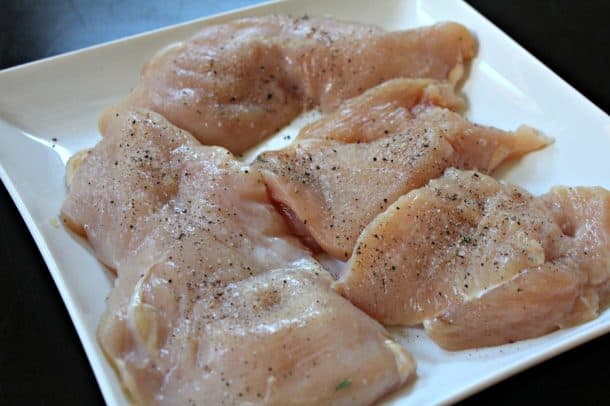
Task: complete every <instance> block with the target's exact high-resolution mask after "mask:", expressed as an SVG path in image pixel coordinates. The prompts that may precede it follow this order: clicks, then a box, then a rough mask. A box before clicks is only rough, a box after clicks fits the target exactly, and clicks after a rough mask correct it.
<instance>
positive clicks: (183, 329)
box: [62, 111, 415, 405]
mask: <svg viewBox="0 0 610 406" xmlns="http://www.w3.org/2000/svg"><path fill="white" fill-rule="evenodd" d="M107 124H108V125H107V127H106V133H105V134H104V137H103V139H102V141H100V143H99V144H98V145H97V146H96V147H95V148H93V150H91V152H90V153H89V154H88V156H87V157H86V158H84V160H83V161H82V164H81V166H80V168H79V169H78V171H77V172H76V174H75V175H74V178H73V180H72V184H71V188H70V193H69V195H68V197H67V199H66V201H65V203H64V205H63V208H62V215H63V217H64V219H65V221H66V223H67V224H68V225H69V226H70V227H71V228H72V229H74V230H75V231H77V232H79V233H81V234H82V235H84V236H85V237H87V239H88V240H89V241H90V242H91V244H92V246H93V248H94V250H95V252H96V254H97V255H98V256H99V257H100V259H102V261H103V262H104V263H106V264H107V265H108V266H110V267H112V268H113V269H114V270H115V271H116V272H117V275H118V277H117V279H116V283H115V287H114V289H113V290H112V292H111V294H110V296H109V299H108V308H107V311H106V313H105V315H104V316H103V319H102V321H101V323H100V326H99V330H98V340H99V342H100V344H101V346H102V348H103V350H104V352H105V354H106V356H107V357H108V360H109V361H110V362H111V363H112V365H113V366H114V367H115V369H116V371H117V373H118V375H119V378H120V380H121V383H122V384H123V386H124V388H125V390H126V392H127V394H128V395H129V397H130V398H131V399H132V400H133V401H134V402H135V403H138V404H277V405H283V404H320V403H324V404H327V403H328V404H369V403H371V402H373V401H374V400H376V399H378V398H379V397H381V396H383V395H384V394H385V393H388V392H389V391H391V390H393V389H395V388H397V387H399V386H401V385H402V384H403V383H404V382H405V381H406V380H407V379H408V378H409V377H411V376H413V372H414V369H415V363H414V361H413V360H412V358H411V356H410V355H409V354H408V353H407V351H406V350H404V349H403V348H402V347H400V346H399V345H397V344H396V343H395V342H393V341H392V340H391V339H390V338H389V336H388V334H387V333H386V332H385V330H384V329H383V327H381V325H379V324H378V323H377V322H375V321H374V320H372V319H371V318H369V317H368V316H366V315H365V314H364V313H363V312H361V311H360V310H359V309H357V308H356V307H354V306H353V305H352V304H350V303H349V302H348V301H347V300H345V299H344V298H342V297H341V296H340V295H338V294H337V293H336V292H334V291H333V290H332V289H331V287H330V284H331V282H332V278H331V277H330V276H329V275H328V274H327V273H326V271H324V270H323V269H322V268H321V267H320V266H319V265H318V264H317V262H316V261H314V260H313V259H312V257H311V256H310V254H309V252H308V251H307V250H306V249H304V248H303V247H302V246H301V245H300V243H299V242H298V241H297V240H296V239H295V238H293V237H291V236H290V235H289V230H288V228H287V226H286V224H285V222H284V220H283V218H282V217H281V216H280V215H279V214H278V213H277V212H276V211H275V209H274V207H273V205H272V204H271V202H270V201H269V199H268V196H267V192H266V189H265V186H264V184H263V182H262V177H261V175H260V173H259V172H257V171H256V170H255V169H253V168H250V167H248V166H246V165H244V164H242V163H240V162H239V161H237V160H235V159H234V157H233V156H232V155H231V153H229V152H228V151H227V150H225V149H223V148H219V147H205V146H201V145H199V143H198V142H197V141H196V140H195V139H194V138H192V137H191V136H190V135H189V134H188V133H187V132H185V131H182V130H180V129H178V128H176V127H174V126H172V125H171V124H169V123H168V122H167V121H166V120H165V119H164V118H163V117H161V116H159V115H157V114H155V113H151V112H146V111H134V112H125V113H120V114H118V115H117V116H115V117H114V119H113V120H112V121H111V122H109V123H107Z"/></svg>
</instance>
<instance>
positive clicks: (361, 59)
mask: <svg viewBox="0 0 610 406" xmlns="http://www.w3.org/2000/svg"><path fill="white" fill-rule="evenodd" d="M475 48H476V44H475V40H474V38H473V36H472V35H471V34H470V32H469V31H468V30H467V29H466V28H465V27H463V26H462V25H459V24H456V23H443V24H437V25H434V26H431V27H425V28H420V29H415V30H407V31H397V32H386V31H384V30H382V29H381V28H379V27H376V26H372V25H368V24H362V23H351V22H343V21H338V20H335V19H332V18H313V17H311V18H293V17H288V16H282V15H274V16H266V17H253V18H244V19H240V20H235V21H230V22H227V23H223V24H219V25H213V26H209V27H205V28H204V29H202V30H201V31H200V32H199V33H197V34H196V35H195V36H193V37H192V38H191V39H189V40H186V41H184V42H180V43H178V44H174V45H173V46H171V47H167V48H165V49H164V50H162V51H161V52H159V53H158V54H157V55H156V56H154V57H153V58H152V59H151V60H150V62H148V63H147V64H146V66H145V67H144V68H143V70H142V73H141V77H140V81H139V83H138V84H137V86H136V87H135V88H134V89H133V91H132V92H131V93H130V94H129V95H128V96H127V97H126V98H125V99H124V100H123V101H122V102H121V103H120V104H119V105H118V106H116V107H112V108H110V109H108V110H106V112H105V113H104V114H103V115H102V117H101V120H100V127H101V130H102V131H101V132H102V133H105V132H106V131H104V127H105V126H106V123H107V122H108V121H109V120H110V119H112V116H113V115H114V114H115V113H116V112H117V111H122V110H124V109H129V108H133V107H142V108H147V109H151V110H153V111H156V112H158V113H160V114H162V115H163V116H165V117H166V118H167V119H168V120H169V121H170V122H172V123H173V124H175V125H177V126H178V127H180V128H183V129H185V130H187V131H190V132H191V133H192V134H193V135H194V136H195V137H196V138H197V139H198V140H199V141H200V142H202V143H203V144H207V145H220V146H224V147H226V148H228V149H229V150H231V151H232V152H233V153H241V152H243V151H245V150H247V149H248V148H250V147H252V146H253V145H255V144H257V143H258V142H260V141H261V140H262V139H264V138H265V137H267V136H269V135H270V134H273V133H275V132H277V131H278V129H280V128H281V127H283V126H285V125H286V124H288V123H289V122H290V121H291V120H292V119H293V118H295V117H296V116H297V115H298V114H299V113H301V112H302V111H304V110H306V109H310V108H312V107H314V106H316V105H320V106H321V108H322V110H323V111H331V110H333V109H335V108H336V107H337V106H338V105H339V104H340V103H341V102H342V101H344V100H346V99H348V98H350V97H353V96H356V95H358V94H360V93H362V92H363V91H364V90H366V89H368V88H370V87H373V86H375V85H377V84H380V83H382V82H384V81H386V80H388V79H392V78H397V77H429V78H435V79H450V80H452V81H454V82H455V81H457V80H459V79H460V78H461V77H462V75H463V71H464V69H463V64H464V62H466V61H468V60H469V59H471V58H472V57H473V56H474V53H475Z"/></svg>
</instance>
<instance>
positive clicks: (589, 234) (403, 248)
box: [335, 169, 610, 350]
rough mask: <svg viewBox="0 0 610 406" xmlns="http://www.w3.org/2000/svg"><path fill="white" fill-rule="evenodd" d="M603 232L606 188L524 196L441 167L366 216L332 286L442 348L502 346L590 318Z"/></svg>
mask: <svg viewBox="0 0 610 406" xmlns="http://www.w3.org/2000/svg"><path fill="white" fill-rule="evenodd" d="M609 236H610V192H608V191H606V190H603V189H601V188H556V189H553V190H552V191H551V192H550V193H548V194H547V195H544V196H542V197H541V198H536V197H533V196H531V195H530V194H529V193H527V192H526V191H524V190H523V189H521V188H519V187H516V186H511V185H505V184H503V183H500V182H498V181H496V180H494V179H493V178H491V177H489V176H485V175H483V174H481V173H479V172H474V171H459V170H456V169H449V170H447V171H446V173H445V174H444V176H443V177H442V178H440V179H437V180H432V181H430V183H429V184H428V185H427V186H425V187H423V188H420V189H416V190H413V191H412V192H410V193H408V194H406V195H405V196H403V197H401V198H400V199H398V200H397V201H396V202H395V203H394V204H392V205H391V206H390V207H388V209H387V210H386V211H385V212H384V213H382V214H380V215H379V216H378V217H377V218H375V220H374V221H373V222H372V223H371V224H370V225H369V226H368V227H367V228H366V229H365V230H364V232H363V233H362V235H361V236H360V238H359V239H358V242H357V244H356V249H355V251H354V256H353V257H352V258H351V259H350V261H349V264H348V271H347V273H346V274H345V275H344V276H343V278H342V279H341V280H339V281H338V282H337V283H336V285H335V288H336V289H337V290H338V291H339V292H341V293H342V294H343V295H344V296H346V297H347V298H348V299H349V300H350V301H352V303H354V304H356V305H357V306H359V307H360V308H361V309H363V310H364V311H365V312H367V313H368V314H370V315H371V316H373V317H374V318H376V319H377V320H379V321H381V322H383V323H386V324H395V325H413V324H418V323H421V322H423V323H424V327H425V329H426V331H427V332H428V334H429V335H430V337H431V338H432V339H433V340H435V341H436V342H437V343H439V344H440V345H441V346H443V347H444V348H447V349H451V350H456V349H463V348H471V347H481V346H489V345H497V344H503V343H507V342H512V341H515V340H520V339H525V338H531V337H536V336H539V335H542V334H545V333H548V332H550V331H553V330H556V329H557V328H560V327H564V326H568V325H573V324H576V323H581V322H583V321H586V320H590V319H591V318H593V317H595V316H596V315H597V313H598V311H599V309H600V304H601V303H606V302H607V300H608V298H609V293H610V292H608V288H607V287H608V283H609V281H610V265H609V264H610V238H609Z"/></svg>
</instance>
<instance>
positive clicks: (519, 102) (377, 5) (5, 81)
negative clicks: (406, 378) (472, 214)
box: [0, 0, 610, 405]
mask: <svg viewBox="0 0 610 406" xmlns="http://www.w3.org/2000/svg"><path fill="white" fill-rule="evenodd" d="M270 13H290V14H294V15H303V14H309V15H330V16H334V17H337V18H342V19H349V20H356V21H364V22H368V23H374V24H378V25H380V26H382V27H384V28H386V29H390V30H394V29H404V28H409V27H416V26H421V25H426V24H431V23H434V22H437V21H443V20H454V21H458V22H460V23H462V24H464V25H466V26H467V27H469V28H470V29H471V30H472V31H473V32H474V33H475V34H476V36H477V37H478V40H479V53H478V56H477V58H476V59H475V60H474V62H473V64H472V67H471V71H470V75H469V78H468V79H467V81H466V83H465V84H464V87H463V92H464V93H465V94H466V96H467V97H468V100H469V102H470V109H469V111H468V112H467V116H468V118H469V119H471V120H473V121H476V122H478V123H481V124H490V125H495V126H497V127H500V128H504V129H514V128H516V127H517V126H518V125H519V124H521V123H527V124H529V125H532V126H534V127H537V128H539V129H540V130H542V131H543V132H544V133H546V134H548V135H551V136H553V137H554V138H555V140H556V142H555V144H554V145H552V146H550V147H548V148H546V149H545V150H543V151H540V152H537V153H534V154H531V155H529V156H527V157H526V158H525V159H523V160H522V161H520V162H519V163H518V164H516V165H513V166H511V167H509V168H506V170H505V171H504V172H503V175H502V177H503V178H504V179H506V180H508V181H511V182H515V183H517V184H519V185H521V186H524V187H525V188H527V189H529V190H530V191H532V192H534V193H542V192H544V191H546V190H548V189H549V188H550V187H551V186H552V185H555V184H564V185H601V186H604V187H606V188H610V178H609V177H608V173H610V160H609V159H608V151H610V119H609V117H608V115H607V114H605V113H604V112H602V111H601V110H600V109H598V108H597V107H596V106H594V105H593V104H592V103H591V102H589V101H588V100H586V99H585V98H584V97H583V96H582V95H580V94H579V93H577V92H576V91H575V90H574V89H572V88H571V87H570V86H569V85H567V84H566V83H565V82H564V81H562V80H561V79H560V78H559V77H557V76H556V75H555V74H554V73H552V72H551V71H550V70H549V69H547V68H546V67H545V66H543V65H542V64H541V63H540V62H539V61H537V60H536V59H535V58H533V57H532V56H531V55H530V54H528V53H527V52H526V51H525V50H523V49H522V48H521V47H519V46H518V45H517V44H516V43H515V42H514V41H512V40H511V39H510V38H509V37H507V36H506V35H505V34H504V33H502V32H501V31H500V30H498V29H497V28H496V27H495V26H493V25H492V24H491V23H490V22H489V21H487V20H486V19H485V18H483V17H482V16H481V15H479V14H478V13H477V12H476V11H474V10H473V9H472V8H470V7H469V6H468V5H467V4H465V3H463V2H461V1H448V0H437V1H435V0H429V1H418V0H391V1H390V0H388V1H383V2H370V1H366V0H355V1H341V0H333V1H331V0H312V1H298V0H288V1H284V2H275V3H268V4H264V5H260V6H256V7H252V8H248V9H243V10H239V11H236V12H232V13H227V14H222V15H219V16H216V17H211V18H205V19H202V20H198V21H194V22H190V23H186V24H181V25H177V26H174V27H170V28H167V29H163V30H158V31H154V32H151V33H147V34H143V35H138V36H135V37H131V38H128V39H124V40H120V41H115V42H112V43H109V44H105V45H101V46H97V47H93V48H88V49H85V50H82V51H78V52H73V53H69V54H65V55H62V56H59V57H55V58H51V59H46V60H42V61H39V62H34V63H31V64H28V65H24V66H19V67H16V68H13V69H8V70H4V71H2V72H0V176H1V177H2V180H3V182H4V184H5V185H6V187H7V189H8V190H9V192H10V194H11V196H12V197H13V199H14V201H15V203H16V205H17V207H18V208H19V211H20V212H21V215H22V216H23V218H24V219H25V221H26V223H27V226H28V227H29V229H30V232H31V233H32V235H33V236H34V239H35V240H36V243H37V244H38V247H39V248H40V251H41V252H42V255H43V257H44V259H45V261H46V263H47V266H48V267H49V270H50V272H51V274H52V276H53V278H54V280H55V283H56V284H57V287H58V289H59V291H60V293H61V295H62V297H63V300H64V301H65V303H66V306H67V308H68V311H69V313H70V316H71V317H72V320H73V322H74V324H75V326H76V330H77V331H78V334H79V336H80V339H81V341H82V343H83V346H84V348H85V351H86V353H87V356H88V357H89V361H90V362H91V366H92V368H93V370H94V373H95V376H96V378H97V381H98V383H99V385H100V387H101V390H102V393H103V395H104V397H105V399H106V401H107V402H108V403H109V404H113V405H115V404H126V403H127V400H126V399H125V397H124V395H123V392H122V391H121V389H120V385H119V383H118V381H117V379H116V376H115V374H114V372H113V371H112V369H111V368H110V366H109V365H108V363H107V362H106V360H105V359H104V356H103V354H102V352H101V350H100V348H99V346H98V345H97V342H96V340H95V329H96V326H97V323H98V320H99V317H100V315H101V313H102V311H103V310H104V307H105V303H104V299H105V297H106V295H107V294H108V292H109V291H110V289H111V287H112V278H111V276H110V274H109V273H108V272H106V271H105V270H104V268H103V267H102V266H101V265H100V263H99V262H98V261H97V260H96V259H95V257H94V256H93V254H92V252H91V251H90V249H89V248H88V247H87V245H86V244H83V243H82V242H81V241H79V240H77V239H76V238H74V236H73V235H71V234H69V233H68V232H67V231H66V230H65V229H64V228H63V227H61V226H59V223H58V221H57V216H58V213H59V209H60V206H61V203H62V201H63V198H64V196H65V194H66V187H65V184H64V175H65V163H66V161H67V159H68V158H69V157H70V156H71V155H72V154H73V153H74V152H76V151H78V150H80V149H83V148H86V147H91V146H93V145H94V144H95V142H96V141H97V139H98V138H99V136H98V134H97V125H96V123H97V116H98V114H99V112H100V111H101V109H102V108H103V107H105V106H108V105H110V104H113V103H115V102H117V101H118V100H119V99H120V98H121V97H122V96H124V95H125V94H126V93H127V92H128V91H129V89H130V88H131V87H132V86H133V85H134V84H135V83H136V81H137V78H138V72H139V70H140V67H141V66H142V64H143V63H144V62H145V61H146V60H148V59H149V57H150V56H151V55H152V54H153V53H154V52H155V51H156V50H158V49H159V48H161V47H162V46H164V45H165V44H168V43H171V42H174V41H177V40H180V39H184V38H187V37H189V36H190V35H191V34H193V33H195V32H196V31H197V30H198V29H199V28H200V27H202V26H203V25H206V24H211V23H219V22H223V21H227V20H229V19H233V18H237V17H243V16H248V15H263V14H270ZM608 331H610V311H606V312H605V313H603V314H602V315H601V316H600V317H599V318H598V319H596V320H594V321H591V322H589V323H587V324H584V325H581V326H578V327H575V328H571V329H566V330H562V331H558V332H556V333H553V334H550V335H548V336H545V337H541V338H538V339H534V340H527V341H523V342H519V343H516V344H510V345H505V346H501V347H496V348H490V349H481V350H474V351H462V352H446V351H443V350H441V349H440V348H439V347H438V346H436V345H435V344H433V343H432V342H431V341H430V340H429V339H427V338H426V337H425V335H424V334H423V333H422V331H421V330H418V329H404V330H398V331H395V334H396V335H397V337H398V339H399V340H400V341H401V342H403V343H404V345H405V346H406V347H407V348H408V349H409V350H410V351H411V352H412V353H413V354H414V355H415V357H416V358H417V360H418V363H419V368H418V378H417V380H416V381H415V383H414V384H413V385H411V386H409V387H407V388H405V389H403V390H402V391H399V392H398V393H396V394H394V395H392V396H391V397H389V398H388V399H386V402H389V403H394V404H401V405H411V404H422V403H425V404H436V403H447V402H452V401H456V400H458V399H461V398H463V397H465V396H467V395H469V394H471V393H473V392H475V391H478V390H481V389H483V388H484V387H486V386H489V385H491V384H492V383H494V382H497V381H498V380H500V379H503V378H505V377H507V376H509V375H511V374H514V373H516V372H518V371H520V370H523V369H525V368H527V367H529V366H531V365H533V364H535V363H538V362H541V361H543V360H545V359H547V358H549V357H551V356H553V355H556V354H558V353H560V352H563V351H565V350H567V349H569V348H572V347H574V346H576V345H578V344H580V343H583V342H585V341H588V340H591V339H593V338H594V337H597V336H600V335H602V334H604V333H606V332H608Z"/></svg>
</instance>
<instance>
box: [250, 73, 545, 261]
mask: <svg viewBox="0 0 610 406" xmlns="http://www.w3.org/2000/svg"><path fill="white" fill-rule="evenodd" d="M462 106H463V100H462V99H461V98H460V97H458V96H457V95H456V94H455V93H454V91H453V88H452V86H451V85H449V84H447V83H440V82H435V81H431V80H421V79H395V80H392V81H388V82H386V83H384V84H382V85H380V86H377V87H375V88H373V89H370V90H369V91H367V92H366V93H364V94H363V95H361V96H359V97H356V98H354V99H351V100H349V101H347V102H346V103H345V104H343V105H342V106H341V107H340V108H339V109H338V110H337V111H336V112H334V113H330V114H327V115H325V116H324V117H322V118H321V119H320V120H318V121H317V122H314V123H312V124H310V125H309V126H306V127H305V128H303V129H302V130H301V132H300V134H299V135H298V137H297V138H296V140H295V141H294V142H293V143H292V144H291V145H289V146H288V147H286V148H284V149H282V150H279V151H270V152H266V153H263V154H262V155H261V156H259V158H258V160H257V162H256V165H257V166H258V167H260V168H262V170H263V173H264V177H265V183H266V184H267V187H268V188H269V190H270V192H271V195H272V198H273V199H274V200H275V201H276V202H278V203H279V205H280V206H281V207H282V209H283V211H284V212H286V213H287V215H288V217H289V218H290V219H291V221H292V223H293V224H294V225H295V226H294V228H295V229H296V230H297V234H299V235H301V236H302V237H303V238H305V240H307V239H308V238H310V239H312V240H313V241H314V242H315V244H316V245H319V247H321V249H322V250H324V251H325V252H327V253H329V254H330V255H332V256H334V257H336V258H338V259H341V260H346V259H348V258H349V257H350V256H351V255H352V251H353V248H354V244H355V242H356V239H357V238H358V236H359V235H360V233H361V231H362V230H363V229H364V227H366V225H367V224H368V223H369V222H370V221H371V220H373V218H375V216H376V215H377V214H378V213H381V212H382V211H384V210H385V209H386V208H387V207H388V206H389V205H390V204H392V203H393V202H394V201H395V200H396V199H397V198H398V197H400V196H401V195H403V194H405V193H407V192H408V191H410V190H412V189H415V188H418V187H421V186H423V185H425V184H426V183H427V182H428V181H429V180H430V179H433V178H436V177H438V176H440V175H442V173H443V171H444V170H445V169H446V168H448V167H452V166H455V167H459V168H465V169H471V168H477V169H479V170H481V171H483V172H491V171H493V169H495V168H496V167H497V166H498V165H499V164H500V163H501V162H503V161H505V160H507V159H512V158H516V157H519V156H521V155H523V154H525V153H528V152H530V151H533V150H535V149H538V148H541V147H543V146H545V145H547V144H548V143H549V142H550V140H549V139H548V138H546V137H543V136H542V135H540V134H539V133H538V132H536V131H535V130H533V129H531V128H528V127H522V128H520V129H519V130H517V131H516V132H514V133H511V132H505V131H501V130H498V129H495V128H491V127H482V126H478V125H476V124H472V123H470V122H468V121H467V120H465V119H463V118H462V117H461V116H460V115H459V114H457V113H455V112H454V111H452V110H459V109H460V108H461V107H462ZM310 245H311V244H310Z"/></svg>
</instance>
